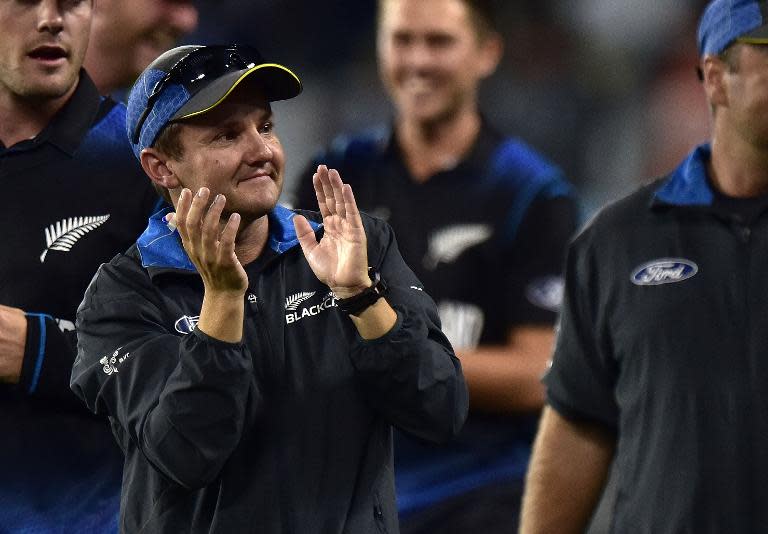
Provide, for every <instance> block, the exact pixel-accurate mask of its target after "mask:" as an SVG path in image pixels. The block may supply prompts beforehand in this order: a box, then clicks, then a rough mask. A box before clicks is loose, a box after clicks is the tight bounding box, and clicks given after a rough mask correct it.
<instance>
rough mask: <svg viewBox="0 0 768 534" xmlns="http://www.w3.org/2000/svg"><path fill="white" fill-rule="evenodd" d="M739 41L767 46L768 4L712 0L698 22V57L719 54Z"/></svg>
mask: <svg viewBox="0 0 768 534" xmlns="http://www.w3.org/2000/svg"><path fill="white" fill-rule="evenodd" d="M736 40H738V41H739V42H744V43H752V44H768V2H766V1H765V0H763V1H758V0H713V1H712V2H710V3H709V5H707V8H706V9H705V10H704V14H703V15H702V17H701V21H699V32H698V41H699V54H700V55H702V56H704V55H707V54H720V53H722V52H723V50H725V49H726V48H728V46H729V45H730V44H732V43H733V42H735V41H736Z"/></svg>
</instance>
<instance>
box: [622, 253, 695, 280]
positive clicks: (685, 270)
mask: <svg viewBox="0 0 768 534" xmlns="http://www.w3.org/2000/svg"><path fill="white" fill-rule="evenodd" d="M697 272H699V266H698V265H696V264H695V263H693V262H692V261H690V260H686V259H682V258H660V259H658V260H653V261H649V262H648V263H644V264H642V265H641V266H640V267H638V268H637V269H635V271H634V272H633V273H632V277H631V280H632V283H633V284H635V285H638V286H658V285H661V284H673V283H675V282H682V281H683V280H688V279H689V278H690V277H692V276H693V275H695V274H696V273H697Z"/></svg>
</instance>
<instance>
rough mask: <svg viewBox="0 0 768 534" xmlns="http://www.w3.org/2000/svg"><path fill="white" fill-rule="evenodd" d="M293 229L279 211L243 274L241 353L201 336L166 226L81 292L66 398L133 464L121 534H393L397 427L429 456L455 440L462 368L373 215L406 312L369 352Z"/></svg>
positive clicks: (374, 248)
mask: <svg viewBox="0 0 768 534" xmlns="http://www.w3.org/2000/svg"><path fill="white" fill-rule="evenodd" d="M292 217H293V212H291V211H289V210H286V209H284V208H281V207H278V208H276V210H275V211H274V212H273V213H272V214H270V240H269V246H268V247H267V248H265V252H264V253H263V254H262V255H261V256H260V257H259V259H257V260H256V261H255V262H253V263H251V264H249V265H247V266H246V271H247V272H248V276H249V280H250V283H249V290H248V292H247V294H246V296H245V308H246V314H245V325H244V334H243V342H242V343H238V344H230V343H224V342H221V341H218V340H215V339H212V338H209V337H208V336H206V335H205V334H203V333H202V332H200V331H199V330H197V329H194V325H195V324H196V321H197V316H198V315H199V310H200V307H201V304H202V298H203V287H202V283H201V280H200V278H199V276H198V275H197V273H196V272H194V268H193V266H192V264H191V263H190V262H189V259H188V258H187V257H186V255H185V254H184V252H183V249H182V248H181V246H180V242H179V240H178V237H177V235H175V234H169V232H168V230H167V229H166V228H165V226H164V225H163V224H162V222H161V221H160V215H159V214H158V215H157V216H156V217H154V218H153V220H152V221H151V223H150V227H149V228H148V230H147V231H146V232H145V234H144V235H143V236H142V237H141V238H140V239H139V242H138V243H137V245H138V246H137V247H134V248H132V249H131V250H129V251H128V253H127V254H126V255H121V256H118V257H116V258H115V259H114V260H112V262H111V263H110V264H108V265H105V266H103V267H102V268H101V269H100V270H99V273H98V275H97V276H96V278H95V279H94V281H93V283H92V284H91V286H90V288H89V289H88V291H87V293H86V296H85V300H84V301H83V304H82V305H81V308H80V310H79V311H78V318H77V321H78V336H79V351H78V360H77V361H76V362H75V365H74V369H73V374H72V388H73V390H74V391H75V392H76V393H77V395H78V396H80V397H81V398H82V399H83V400H84V401H85V402H86V403H87V404H88V406H89V407H90V408H91V409H92V410H94V411H95V412H97V413H106V414H108V415H109V416H110V418H111V420H112V424H113V429H114V431H115V434H116V436H117V438H118V441H119V442H120V444H121V446H122V448H123V450H124V452H125V455H126V461H125V468H124V469H125V473H124V483H123V495H122V503H121V505H122V506H121V530H123V531H125V532H131V533H133V532H152V533H156V532H174V533H176V532H221V533H227V534H230V533H240V532H254V533H272V532H274V533H287V532H295V533H297V534H308V533H313V532H317V533H342V532H344V533H351V534H358V533H367V532H397V531H398V527H397V512H396V508H395V495H394V477H393V471H392V445H391V439H392V430H391V425H397V426H398V427H400V428H402V429H404V430H406V431H407V432H410V433H412V434H414V435H416V436H419V437H421V438H424V439H428V440H432V441H444V440H447V439H449V438H451V437H452V436H454V435H455V434H456V433H457V432H458V430H459V428H460V427H461V425H462V423H463V421H464V418H465V416H466V411H467V391H466V386H465V384H464V379H463V376H462V373H461V367H460V364H459V361H458V360H457V358H456V357H455V355H454V353H453V350H452V349H451V347H450V344H449V343H448V341H447V340H446V339H445V337H444V336H443V334H442V332H441V331H440V327H439V320H438V317H437V312H436V309H435V304H434V302H433V301H432V299H430V298H429V296H428V295H427V294H426V293H425V292H424V291H423V289H422V288H421V284H420V283H419V281H418V280H417V279H416V277H415V276H414V275H413V273H412V272H411V271H410V269H409V268H408V267H407V266H406V265H405V263H404V262H403V260H402V258H401V256H400V254H399V252H398V250H397V246H396V243H395V239H394V235H393V234H392V231H391V229H390V228H389V227H388V226H387V225H386V224H384V223H382V222H380V221H377V220H374V219H371V218H367V217H364V224H365V227H366V233H367V235H368V243H369V245H368V248H369V251H368V256H369V261H370V263H371V265H374V266H377V267H378V268H379V269H380V271H381V273H382V277H383V278H384V279H385V280H386V281H387V283H388V284H389V286H390V292H389V294H388V296H387V300H388V301H389V302H390V303H391V304H392V306H393V307H394V308H395V309H396V311H397V314H398V320H397V324H396V325H395V327H394V328H393V329H392V331H390V332H389V333H388V334H386V335H385V336H384V337H382V338H380V339H378V340H373V341H364V340H362V338H360V337H359V336H358V335H357V333H356V330H355V328H354V327H353V325H352V322H351V321H350V319H349V318H348V317H346V316H345V314H343V313H342V312H340V311H339V310H338V308H337V307H336V302H335V299H334V298H333V296H332V295H331V294H330V291H329V289H328V287H327V286H324V285H323V284H322V283H321V282H320V281H319V280H318V279H317V278H316V277H315V275H314V274H313V273H312V271H311V269H310V268H309V265H308V264H307V262H306V260H305V259H304V256H303V253H302V251H301V249H300V247H299V246H298V241H297V240H296V236H295V233H294V231H293V225H292V223H291V221H290V219H291V218H292ZM315 225H316V226H318V232H321V231H322V230H321V228H320V227H319V225H317V224H316V223H315Z"/></svg>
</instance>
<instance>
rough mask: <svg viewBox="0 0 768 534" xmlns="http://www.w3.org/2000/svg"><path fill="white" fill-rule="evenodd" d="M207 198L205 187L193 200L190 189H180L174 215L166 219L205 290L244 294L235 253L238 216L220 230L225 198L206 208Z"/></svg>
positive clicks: (241, 271)
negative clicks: (177, 232) (175, 231)
mask: <svg viewBox="0 0 768 534" xmlns="http://www.w3.org/2000/svg"><path fill="white" fill-rule="evenodd" d="M209 196H210V191H209V190H208V188H206V187H201V188H200V190H199V191H198V192H197V194H196V195H194V198H193V196H192V192H191V191H190V190H189V189H186V188H185V189H183V190H182V192H181V196H180V197H179V201H178V203H177V206H176V213H175V214H170V215H169V216H167V218H169V219H170V218H171V217H172V218H173V223H174V224H175V226H176V228H177V229H178V231H179V235H180V236H181V242H182V245H183V246H184V250H185V251H186V252H187V255H188V256H189V259H190V260H191V261H192V263H193V264H194V265H195V267H196V268H197V272H198V273H199V274H200V276H201V277H202V279H203V284H204V285H205V288H206V290H207V291H220V292H224V293H239V294H243V293H245V289H246V288H247V287H248V276H247V275H246V273H245V270H244V269H243V266H242V265H241V264H240V262H239V261H238V259H237V255H236V254H235V237H236V236H237V229H238V226H239V225H240V215H239V214H237V213H233V214H231V215H230V216H229V219H228V220H227V223H226V224H225V225H224V228H223V229H222V228H221V222H220V221H221V214H222V212H223V210H224V205H225V204H226V198H224V195H217V196H216V198H215V199H214V201H213V202H212V203H211V204H210V206H209V202H208V198H209ZM206 207H207V210H206Z"/></svg>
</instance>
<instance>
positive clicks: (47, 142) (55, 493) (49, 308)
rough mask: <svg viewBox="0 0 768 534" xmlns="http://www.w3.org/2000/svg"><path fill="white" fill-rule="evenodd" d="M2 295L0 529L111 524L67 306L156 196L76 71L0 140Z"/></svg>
mask: <svg viewBox="0 0 768 534" xmlns="http://www.w3.org/2000/svg"><path fill="white" fill-rule="evenodd" d="M0 183H2V186H3V195H2V196H0V228H2V231H0V250H2V251H3V254H2V259H0V304H2V305H5V306H12V307H17V308H21V309H22V310H24V311H25V312H26V314H27V343H26V353H25V356H24V362H23V369H22V375H21V382H20V383H19V384H16V385H0V428H3V429H4V430H3V438H2V439H0V472H2V483H0V532H14V533H15V532H46V533H57V532H62V533H63V532H68V533H69V532H81V533H90V532H98V533H103V532H109V531H114V530H115V529H116V526H117V512H118V504H119V491H120V480H121V472H122V469H121V468H122V455H121V454H120V450H119V448H118V447H117V445H116V443H115V440H114V438H113V437H112V435H111V432H110V428H109V425H108V423H107V421H106V419H104V418H96V417H94V416H93V415H91V414H90V413H89V412H88V411H87V410H86V409H84V408H83V407H82V405H81V404H80V403H79V402H78V401H77V399H76V398H75V396H74V395H73V394H72V392H71V391H70V390H69V377H70V373H71V369H72V362H73V361H74V358H75V352H76V340H75V333H74V331H73V329H74V321H75V312H76V310H77V307H78V305H79V304H80V301H81V300H82V298H83V294H84V292H85V289H86V287H87V286H88V283H89V282H90V280H91V278H92V277H93V275H94V273H95V272H96V270H97V269H98V267H99V265H100V264H101V263H103V262H106V261H109V260H110V259H111V258H112V257H113V256H114V255H115V254H117V253H119V252H122V251H124V250H126V249H127V248H128V247H129V246H130V245H131V244H132V243H133V242H134V241H135V240H136V237H137V236H138V235H139V234H141V231H142V230H143V229H144V227H145V226H146V221H147V217H148V216H149V214H150V213H151V212H152V209H153V207H154V206H155V205H156V204H157V202H158V197H157V195H156V194H155V192H154V190H153V189H152V186H151V183H150V181H149V179H148V178H147V177H146V176H145V175H144V173H143V171H142V170H141V167H140V166H139V165H138V162H137V161H136V159H135V157H134V156H133V153H132V152H131V149H130V146H129V144H128V139H127V136H126V133H125V107H124V106H123V105H122V104H116V103H115V102H114V101H112V100H110V99H109V98H102V97H100V96H99V95H98V92H97V90H96V87H95V86H94V84H93V82H92V81H91V80H90V79H89V78H88V76H87V75H86V74H85V73H84V72H81V78H80V82H79V85H78V87H77V89H76V91H75V92H74V94H73V95H72V97H71V99H70V100H69V102H68V103H67V104H66V105H65V106H64V108H62V109H61V111H60V112H59V113H58V114H57V115H56V116H55V117H54V119H53V120H52V121H51V123H50V124H49V125H48V126H47V127H46V128H45V129H44V130H43V131H42V132H41V133H40V134H39V135H37V136H36V137H35V138H34V139H31V140H27V141H22V142H20V143H17V144H16V145H14V146H11V147H3V146H2V145H0Z"/></svg>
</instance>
